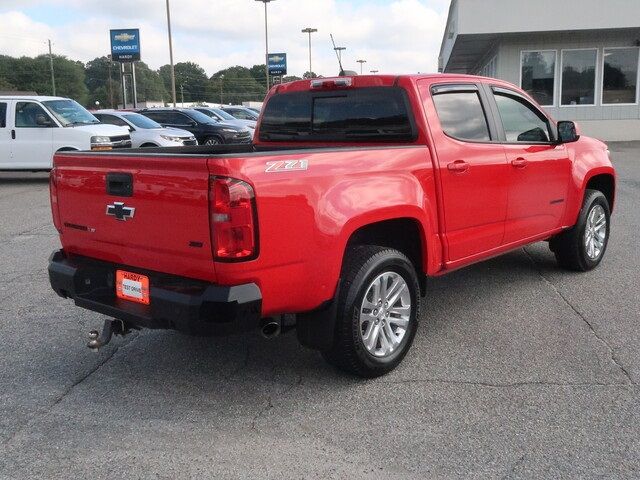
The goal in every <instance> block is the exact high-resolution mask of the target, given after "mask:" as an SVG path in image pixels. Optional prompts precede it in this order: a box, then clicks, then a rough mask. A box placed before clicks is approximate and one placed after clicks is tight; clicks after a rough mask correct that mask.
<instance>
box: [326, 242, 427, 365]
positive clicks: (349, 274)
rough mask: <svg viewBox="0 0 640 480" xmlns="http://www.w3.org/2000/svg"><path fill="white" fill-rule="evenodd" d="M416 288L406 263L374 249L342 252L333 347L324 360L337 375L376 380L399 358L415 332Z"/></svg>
mask: <svg viewBox="0 0 640 480" xmlns="http://www.w3.org/2000/svg"><path fill="white" fill-rule="evenodd" d="M419 310H420V287H419V284H418V278H417V275H416V272H415V268H414V267H413V265H412V263H411V261H410V260H409V259H408V258H407V257H406V256H405V255H404V254H402V253H401V252H399V251H397V250H394V249H390V248H384V247H377V246H358V247H353V248H350V249H349V250H347V252H346V255H345V262H344V266H343V270H342V284H341V288H340V293H339V298H338V318H337V319H336V330H335V336H334V339H333V346H332V347H331V349H330V350H327V351H324V352H323V356H324V358H325V359H326V360H327V361H328V362H329V363H331V364H332V365H334V366H336V367H338V368H340V369H341V370H344V371H347V372H349V373H353V374H356V375H359V376H362V377H377V376H380V375H384V374H385V373H387V372H390V371H391V370H393V369H394V368H395V367H396V366H397V365H398V364H399V363H400V362H401V361H402V359H403V358H404V356H405V355H406V353H407V351H408V350H409V347H410V346H411V344H412V342H413V338H414V336H415V333H416V329H417V327H418V318H419Z"/></svg>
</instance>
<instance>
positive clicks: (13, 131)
mask: <svg viewBox="0 0 640 480" xmlns="http://www.w3.org/2000/svg"><path fill="white" fill-rule="evenodd" d="M11 139H12V140H15V139H16V131H15V130H11Z"/></svg>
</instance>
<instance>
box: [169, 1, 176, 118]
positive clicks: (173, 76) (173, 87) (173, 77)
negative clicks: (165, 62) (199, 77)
mask: <svg viewBox="0 0 640 480" xmlns="http://www.w3.org/2000/svg"><path fill="white" fill-rule="evenodd" d="M167 33H168V34H169V63H170V64H171V97H172V99H173V108H176V71H175V69H174V68H173V41H172V40H171V13H170V9H169V0H167Z"/></svg>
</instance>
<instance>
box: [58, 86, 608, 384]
mask: <svg viewBox="0 0 640 480" xmlns="http://www.w3.org/2000/svg"><path fill="white" fill-rule="evenodd" d="M50 185H51V205H52V211H53V220H54V223H55V226H56V228H57V230H58V231H59V233H60V240H61V242H62V247H63V248H62V250H59V251H56V252H54V253H53V254H52V256H51V258H50V263H49V276H50V281H51V285H52V287H53V289H54V290H55V291H56V292H57V293H58V294H59V295H61V296H63V297H68V298H72V299H73V300H74V301H75V304H76V305H78V306H80V307H83V308H87V309H90V310H93V311H96V312H99V313H102V314H106V315H109V316H110V317H112V318H114V319H116V320H114V321H111V323H109V324H108V325H107V324H105V329H104V330H103V333H102V335H101V336H100V337H98V334H97V332H96V333H94V334H93V338H92V343H91V346H93V347H98V346H100V345H101V344H102V343H104V342H106V341H108V339H109V338H110V335H111V333H112V331H113V330H114V329H115V330H116V331H117V332H120V333H122V332H123V331H125V332H126V331H127V330H128V329H130V328H141V327H146V328H166V329H176V330H180V331H184V332H189V333H192V334H200V335H216V334H226V333H232V332H241V331H249V330H254V329H255V330H257V331H262V332H263V334H264V335H265V336H272V335H275V334H277V333H279V332H280V331H284V330H288V329H293V328H295V330H296V331H297V336H298V338H299V340H300V342H301V343H302V344H304V345H306V346H309V347H312V348H315V349H318V350H320V351H321V352H322V353H323V355H324V357H325V358H326V359H327V360H328V361H329V362H330V363H332V364H334V365H336V366H338V367H339V368H342V369H344V370H347V371H349V372H352V373H355V374H358V375H361V376H368V377H371V376H377V375H381V374H384V373H386V372H388V371H390V370H391V369H393V368H394V367H395V366H396V365H397V364H398V363H399V362H400V361H401V360H402V358H403V357H404V355H405V354H406V353H407V350H408V349H409V347H410V345H411V343H412V340H413V338H414V335H415V333H416V328H417V326H418V320H419V318H420V313H421V312H420V304H421V299H422V298H424V296H425V295H428V289H427V287H426V278H427V277H429V276H437V275H442V274H445V273H447V272H450V271H452V270H454V269H457V268H460V267H463V266H466V265H469V264H472V263H474V262H478V261H480V260H484V259H486V258H489V257H493V256H496V255H499V254H501V253H504V252H507V251H509V250H513V249H516V248H520V247H522V246H523V245H527V244H529V243H532V242H537V241H541V240H546V241H548V242H549V246H550V248H551V250H552V251H553V252H554V253H555V256H556V258H557V260H558V263H559V264H560V265H561V266H562V267H566V268H569V269H573V270H580V271H586V270H590V269H592V268H594V267H595V266H597V265H598V263H599V262H600V261H601V260H602V257H603V255H604V252H605V250H606V248H607V240H608V238H609V229H610V222H609V218H610V217H609V216H610V212H611V209H612V208H613V203H614V192H615V172H614V169H613V167H612V165H611V162H610V160H609V152H608V150H607V147H606V145H605V144H604V143H602V142H600V141H598V140H594V139H591V138H587V137H584V136H580V135H579V132H577V131H576V126H575V124H574V123H573V122H568V121H563V122H562V121H561V122H555V121H554V120H552V119H551V118H549V116H548V115H547V114H546V113H545V112H544V111H543V110H542V109H541V108H540V107H539V106H538V105H537V104H536V103H535V102H534V101H533V100H532V99H531V98H530V97H529V96H528V95H527V94H526V93H524V92H523V91H521V90H520V89H518V88H516V87H514V86H513V85H511V84H508V83H506V82H503V81H499V80H495V79H490V78H481V77H472V76H463V75H447V74H437V75H411V76H408V75H406V76H405V75H403V76H383V75H381V76H360V77H337V78H325V79H313V80H302V81H297V82H292V83H288V84H283V85H278V86H275V87H273V88H272V89H271V91H270V93H269V95H268V97H267V98H266V102H265V106H264V109H263V112H262V114H261V117H260V121H259V123H258V126H257V129H256V133H255V138H254V144H253V145H244V146H231V145H229V146H213V147H210V146H202V147H181V148H173V149H166V148H165V149H142V150H132V151H126V152H124V151H122V152H115V151H114V152H75V153H74V152H60V153H58V154H56V156H55V161H54V168H53V170H52V171H51V182H50Z"/></svg>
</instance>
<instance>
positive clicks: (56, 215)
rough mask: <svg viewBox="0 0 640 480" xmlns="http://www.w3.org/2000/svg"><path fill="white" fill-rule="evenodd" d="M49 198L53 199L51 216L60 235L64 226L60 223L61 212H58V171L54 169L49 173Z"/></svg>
mask: <svg viewBox="0 0 640 480" xmlns="http://www.w3.org/2000/svg"><path fill="white" fill-rule="evenodd" d="M49 197H50V199H51V216H52V217H53V226H54V227H56V230H58V232H59V233H62V224H61V223H60V212H59V210H58V183H57V179H56V169H55V168H52V169H51V173H49Z"/></svg>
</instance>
